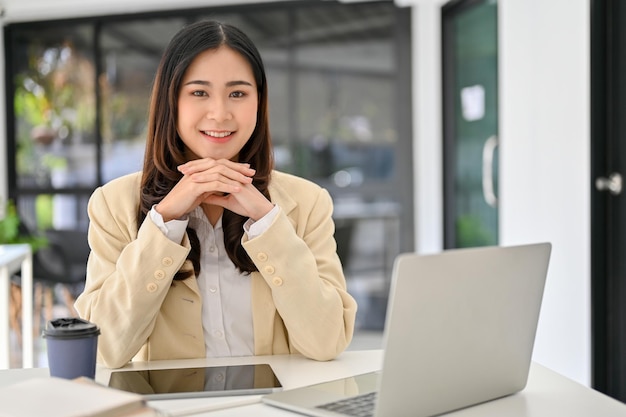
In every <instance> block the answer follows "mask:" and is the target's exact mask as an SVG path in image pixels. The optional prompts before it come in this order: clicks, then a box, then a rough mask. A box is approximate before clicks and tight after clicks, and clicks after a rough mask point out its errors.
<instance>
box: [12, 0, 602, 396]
mask: <svg viewBox="0 0 626 417" xmlns="http://www.w3.org/2000/svg"><path fill="white" fill-rule="evenodd" d="M238 2H239V3H244V2H249V3H251V2H255V1H253V0H245V1H241V0H239V1H238ZM208 3H209V2H207V1H202V0H181V1H179V2H172V1H165V0H134V1H132V2H129V1H127V0H110V1H108V2H103V1H101V0H55V2H54V4H55V6H54V7H53V8H51V7H50V1H49V0H29V1H24V0H4V3H3V4H4V8H5V17H4V20H5V21H22V20H33V19H50V18H55V17H62V16H65V17H71V16H82V15H96V14H113V13H128V12H131V11H142V10H155V9H159V8H160V9H163V8H174V7H175V8H180V7H184V6H197V5H203V6H206V5H207V4H208ZM218 3H219V4H224V3H233V2H227V1H215V2H212V3H211V4H218ZM396 3H397V4H399V5H412V6H414V9H413V10H412V16H413V34H412V38H413V74H414V77H415V78H414V80H413V87H414V95H413V96H414V102H413V109H414V144H415V146H414V161H415V163H414V169H415V210H416V213H415V219H416V222H415V223H416V235H415V242H416V248H417V250H418V251H419V252H422V253H425V252H436V251H439V250H441V248H442V242H443V237H442V224H443V216H442V197H441V195H442V192H441V178H442V173H441V168H442V164H441V142H442V140H441V94H440V91H441V87H440V82H441V81H440V59H441V55H440V36H441V32H440V27H441V25H440V21H439V18H440V10H439V7H440V5H441V4H443V3H444V1H443V0H396ZM130 7H132V9H130ZM499 10H500V17H499V20H500V21H499V27H500V35H499V36H500V47H499V48H500V148H499V152H500V178H499V185H500V190H499V194H500V234H501V236H500V240H501V242H502V244H514V243H524V242H533V241H544V240H547V241H550V242H552V244H553V256H552V261H551V266H550V271H549V274H548V282H547V284H546V292H545V296H544V304H543V308H542V313H541V318H540V325H539V330H538V335H537V341H536V345H535V356H534V358H535V360H537V361H538V362H540V363H543V364H545V365H546V366H548V367H550V368H552V369H554V370H556V371H558V372H560V373H562V374H564V375H567V376H569V377H571V378H574V379H576V380H578V381H579V382H582V383H584V384H587V385H588V384H589V381H590V362H591V359H590V329H589V328H590V324H589V323H590V306H589V293H590V291H589V281H590V272H589V269H590V259H589V258H590V254H589V252H590V250H589V242H590V232H589V195H588V186H587V184H588V179H589V164H590V162H589V161H590V155H589V70H588V68H589V52H588V50H589V47H588V45H589V5H588V0H549V1H546V0H499ZM1 45H3V44H0V47H1ZM2 62H3V60H2ZM0 71H1V68H0ZM0 75H1V74H0ZM3 85H4V84H0V97H1V98H0V122H2V118H3V117H4V114H5V111H4V108H2V106H3V104H2V100H3V97H4V92H3V91H2V90H1V89H2V88H3ZM4 135H5V132H4V131H3V130H0V143H1V144H2V145H1V146H0V157H1V159H0V172H4V173H6V167H5V166H4V163H5V158H4V154H3V152H4V145H5V143H6V138H5V137H4ZM1 178H2V179H3V181H0V193H1V192H2V191H3V187H5V185H4V181H5V179H6V174H5V175H3V176H2V177H1ZM0 195H2V194H0Z"/></svg>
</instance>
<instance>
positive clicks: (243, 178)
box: [186, 165, 252, 184]
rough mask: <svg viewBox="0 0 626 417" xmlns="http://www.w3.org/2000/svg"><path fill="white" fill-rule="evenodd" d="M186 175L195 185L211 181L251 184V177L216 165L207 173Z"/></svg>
mask: <svg viewBox="0 0 626 417" xmlns="http://www.w3.org/2000/svg"><path fill="white" fill-rule="evenodd" d="M186 175H187V176H188V177H189V178H190V179H191V180H192V181H193V182H195V183H202V182H212V181H224V182H227V183H231V184H232V183H233V182H236V183H238V184H251V183H252V177H251V176H248V175H245V174H243V173H241V172H238V171H234V170H232V169H230V168H228V167H225V166H223V165H216V166H214V167H212V168H211V169H209V170H207V171H200V172H195V173H193V174H186Z"/></svg>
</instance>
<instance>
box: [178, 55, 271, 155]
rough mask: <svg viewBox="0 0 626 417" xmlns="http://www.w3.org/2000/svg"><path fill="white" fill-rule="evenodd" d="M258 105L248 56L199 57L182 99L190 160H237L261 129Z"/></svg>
mask: <svg viewBox="0 0 626 417" xmlns="http://www.w3.org/2000/svg"><path fill="white" fill-rule="evenodd" d="M258 102H259V99H258V94H257V85H256V82H255V79H254V74H253V73H252V68H251V67H250V64H249V63H248V61H246V59H245V58H244V57H243V56H241V55H240V54H239V53H238V52H235V51H234V50H232V49H230V48H229V47H226V46H221V47H219V48H218V49H211V50H206V51H204V52H202V53H200V54H198V56H196V57H195V58H194V60H193V61H192V62H191V65H189V67H188V68H187V71H186V72H185V75H184V77H183V80H182V85H181V89H180V95H179V96H178V117H177V123H176V129H177V130H178V134H179V135H180V137H181V138H182V140H183V142H184V143H185V145H186V147H187V149H188V151H189V152H190V153H191V155H190V157H191V158H213V159H230V160H237V157H238V155H239V151H240V150H241V148H243V146H244V145H245V144H246V142H247V141H248V139H250V136H251V135H252V132H254V128H255V127H256V122H257V108H258Z"/></svg>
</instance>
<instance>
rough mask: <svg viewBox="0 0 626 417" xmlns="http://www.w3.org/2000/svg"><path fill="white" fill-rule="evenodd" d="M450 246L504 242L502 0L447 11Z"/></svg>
mask: <svg viewBox="0 0 626 417" xmlns="http://www.w3.org/2000/svg"><path fill="white" fill-rule="evenodd" d="M442 29H443V33H442V46H443V63H442V66H443V134H444V135H443V136H444V245H445V247H446V248H458V247H471V246H486V245H495V244H497V243H498V195H497V194H498V193H497V189H498V181H497V180H498V55H497V54H498V33H497V32H498V30H497V4H496V0H455V1H451V2H448V3H446V4H445V5H444V6H443V8H442Z"/></svg>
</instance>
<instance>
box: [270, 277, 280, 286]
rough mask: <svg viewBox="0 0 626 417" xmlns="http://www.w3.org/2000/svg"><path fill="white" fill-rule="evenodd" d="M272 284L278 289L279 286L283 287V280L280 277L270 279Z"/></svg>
mask: <svg viewBox="0 0 626 417" xmlns="http://www.w3.org/2000/svg"><path fill="white" fill-rule="evenodd" d="M272 284H274V285H276V286H277V287H280V286H281V285H283V279H282V278H281V277H274V278H272Z"/></svg>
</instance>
